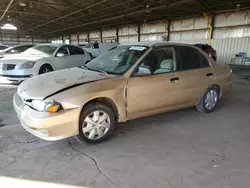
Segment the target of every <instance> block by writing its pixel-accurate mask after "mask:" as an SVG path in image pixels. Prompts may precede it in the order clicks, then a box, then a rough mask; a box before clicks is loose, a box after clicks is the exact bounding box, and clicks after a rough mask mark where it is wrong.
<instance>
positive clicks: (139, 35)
mask: <svg viewBox="0 0 250 188" xmlns="http://www.w3.org/2000/svg"><path fill="white" fill-rule="evenodd" d="M137 27H138V29H137V33H138V42H140V41H141V25H138V26H137Z"/></svg>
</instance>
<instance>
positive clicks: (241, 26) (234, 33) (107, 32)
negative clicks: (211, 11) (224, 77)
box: [71, 10, 250, 63]
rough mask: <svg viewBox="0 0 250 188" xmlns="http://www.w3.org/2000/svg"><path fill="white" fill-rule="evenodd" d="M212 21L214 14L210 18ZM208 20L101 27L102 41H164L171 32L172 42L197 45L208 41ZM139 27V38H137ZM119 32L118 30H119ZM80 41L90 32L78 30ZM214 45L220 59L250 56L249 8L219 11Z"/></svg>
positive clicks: (93, 35)
mask: <svg viewBox="0 0 250 188" xmlns="http://www.w3.org/2000/svg"><path fill="white" fill-rule="evenodd" d="M208 20H209V22H211V21H212V20H211V17H209V18H208ZM208 20H207V19H205V17H204V16H200V17H195V18H188V19H181V20H172V21H171V23H170V31H168V30H167V29H168V21H157V22H153V23H144V24H141V25H140V26H138V25H125V26H122V27H119V28H105V29H103V30H102V40H103V42H111V41H115V40H117V35H118V40H119V43H121V44H124V43H130V42H138V40H140V41H164V40H166V39H167V35H168V33H169V42H178V43H187V44H196V43H204V44H206V43H209V40H208V38H209V31H210V30H209V26H208ZM138 27H140V28H138ZM138 30H140V38H139V37H138ZM117 31H118V33H116V32H117ZM78 36H79V43H86V42H87V41H88V34H87V32H85V33H84V32H79V33H78ZM89 40H90V42H95V41H98V42H100V41H101V31H99V30H96V31H90V32H89ZM71 43H72V44H77V43H78V40H77V35H76V34H72V35H71ZM212 46H213V47H214V48H215V49H216V50H217V55H218V60H219V61H220V62H221V63H229V62H230V59H231V56H232V54H235V53H238V52H247V53H248V56H250V51H249V50H250V10H246V11H241V12H229V13H222V14H217V15H215V17H214V28H213V39H212Z"/></svg>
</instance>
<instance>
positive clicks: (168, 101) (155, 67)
mask: <svg viewBox="0 0 250 188" xmlns="http://www.w3.org/2000/svg"><path fill="white" fill-rule="evenodd" d="M175 54H176V53H175V49H174V48H173V47H158V48H156V49H154V50H152V51H151V52H150V54H148V55H147V56H146V57H145V59H144V60H142V63H141V64H140V66H139V67H138V69H136V70H135V72H134V74H133V75H132V76H131V78H129V80H128V85H127V116H128V119H133V118H137V117H141V116H145V115H150V114H154V113H159V112H163V111H166V110H170V109H171V110H172V109H177V108H178V105H179V100H180V97H181V83H180V82H179V77H178V75H177V73H175V72H176V70H177V62H176V56H175ZM143 69H144V71H142V72H140V71H141V70H143ZM145 70H147V71H146V72H147V73H146V72H145ZM145 73H146V74H145Z"/></svg>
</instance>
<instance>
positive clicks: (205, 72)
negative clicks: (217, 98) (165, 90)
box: [176, 46, 215, 106]
mask: <svg viewBox="0 0 250 188" xmlns="http://www.w3.org/2000/svg"><path fill="white" fill-rule="evenodd" d="M176 50H177V54H178V55H177V57H178V64H179V67H180V70H179V72H178V77H179V78H180V81H181V85H182V97H181V100H180V105H181V106H190V105H194V104H198V103H199V101H200V99H201V97H202V95H203V94H204V93H205V91H206V90H207V88H208V87H209V85H212V84H213V83H214V79H215V77H214V76H215V75H214V69H213V68H212V66H211V64H210V62H209V60H208V58H207V57H206V56H205V52H202V51H200V50H198V49H196V48H194V47H191V46H178V47H176Z"/></svg>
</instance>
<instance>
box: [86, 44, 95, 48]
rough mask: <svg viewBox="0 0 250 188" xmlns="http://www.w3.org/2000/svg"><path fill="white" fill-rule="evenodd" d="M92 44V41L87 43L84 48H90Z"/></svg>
mask: <svg viewBox="0 0 250 188" xmlns="http://www.w3.org/2000/svg"><path fill="white" fill-rule="evenodd" d="M92 45H93V44H92V43H88V44H86V45H85V46H84V48H91V46H92Z"/></svg>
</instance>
